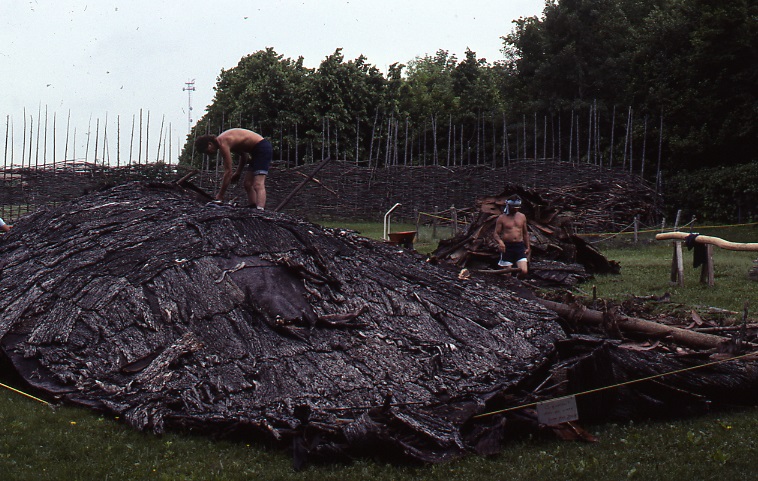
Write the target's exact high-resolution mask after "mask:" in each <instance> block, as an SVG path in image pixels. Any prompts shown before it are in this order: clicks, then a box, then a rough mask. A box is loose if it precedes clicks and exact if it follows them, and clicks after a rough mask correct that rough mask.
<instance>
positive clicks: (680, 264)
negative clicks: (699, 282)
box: [671, 241, 684, 286]
mask: <svg viewBox="0 0 758 481" xmlns="http://www.w3.org/2000/svg"><path fill="white" fill-rule="evenodd" d="M671 282H673V283H675V284H677V285H679V286H684V261H683V260H682V243H681V242H679V241H675V242H674V258H673V259H672V260H671Z"/></svg>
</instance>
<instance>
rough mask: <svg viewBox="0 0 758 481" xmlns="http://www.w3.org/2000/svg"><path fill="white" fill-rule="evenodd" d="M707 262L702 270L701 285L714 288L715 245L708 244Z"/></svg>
mask: <svg viewBox="0 0 758 481" xmlns="http://www.w3.org/2000/svg"><path fill="white" fill-rule="evenodd" d="M705 247H706V249H707V250H706V252H707V256H706V260H705V264H703V267H702V268H701V269H700V283H701V284H706V285H708V286H709V287H713V286H714V285H715V284H716V278H715V274H714V272H713V244H706V246H705Z"/></svg>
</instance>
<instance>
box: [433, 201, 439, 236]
mask: <svg viewBox="0 0 758 481" xmlns="http://www.w3.org/2000/svg"><path fill="white" fill-rule="evenodd" d="M439 215H440V208H439V207H437V206H436V205H435V206H434V217H433V218H432V239H436V238H437V224H438V223H439V220H438V217H439Z"/></svg>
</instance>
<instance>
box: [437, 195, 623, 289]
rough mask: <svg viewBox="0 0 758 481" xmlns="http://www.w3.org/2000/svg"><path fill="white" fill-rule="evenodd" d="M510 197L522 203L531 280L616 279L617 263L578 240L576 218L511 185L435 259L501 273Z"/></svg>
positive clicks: (483, 205)
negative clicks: (501, 226) (500, 224)
mask: <svg viewBox="0 0 758 481" xmlns="http://www.w3.org/2000/svg"><path fill="white" fill-rule="evenodd" d="M512 195H518V196H519V197H520V198H521V200H522V207H521V211H522V212H523V213H524V214H525V215H526V217H527V219H528V230H529V236H530V239H531V248H532V253H531V258H530V265H529V271H530V278H531V279H532V280H534V281H535V282H539V283H542V284H547V285H574V284H577V283H579V282H582V281H585V280H587V279H589V278H590V276H591V275H592V274H598V273H599V274H605V273H618V272H619V270H620V266H619V264H618V263H617V262H615V261H612V260H608V259H607V258H606V257H605V256H604V255H603V254H602V253H600V251H598V250H597V249H596V248H595V247H594V246H592V244H590V243H588V242H587V241H585V240H584V239H582V238H581V237H579V236H578V235H576V234H575V232H574V225H573V216H571V215H567V214H566V213H565V212H564V206H563V205H561V204H560V203H558V204H554V203H552V202H551V201H549V200H548V199H546V198H545V197H544V196H543V195H542V194H541V193H539V192H537V191H533V190H528V189H525V188H523V187H521V186H516V185H508V186H506V188H505V190H504V191H503V192H502V193H501V194H500V195H497V196H489V197H482V198H479V199H477V201H476V211H477V213H476V215H475V216H474V220H473V222H472V223H471V224H469V226H468V228H467V229H466V230H465V231H464V232H462V233H461V234H459V235H457V236H455V237H453V238H452V239H447V240H443V241H441V242H440V244H439V246H438V247H437V249H436V251H435V252H434V257H435V258H436V259H438V260H440V261H443V262H446V263H450V264H453V265H455V266H457V267H460V268H463V267H467V268H473V269H478V270H485V271H487V270H493V269H495V270H496V269H497V267H496V266H497V261H498V259H499V256H500V254H499V251H498V248H497V244H496V242H495V240H494V237H493V235H494V232H495V224H496V222H497V218H498V216H499V215H500V214H502V212H503V209H504V207H505V201H506V199H507V198H508V197H510V196H512Z"/></svg>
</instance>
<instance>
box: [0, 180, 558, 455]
mask: <svg viewBox="0 0 758 481" xmlns="http://www.w3.org/2000/svg"><path fill="white" fill-rule="evenodd" d="M0 313H1V314H0V353H2V357H3V359H2V361H3V364H4V365H6V367H7V366H12V367H13V368H14V369H15V370H16V371H17V372H18V373H19V374H20V375H21V376H22V377H23V378H24V379H25V381H26V382H27V383H28V384H30V385H31V386H32V387H33V388H37V389H39V390H40V391H42V392H43V393H47V394H48V395H49V396H52V397H54V398H56V399H58V400H61V401H67V402H71V403H75V404H79V405H85V406H89V407H92V408H94V409H98V410H104V411H106V412H111V413H113V414H115V415H119V416H121V417H122V419H124V420H125V421H126V423H128V424H129V425H131V426H133V427H135V428H138V429H142V430H149V431H153V432H156V433H160V432H163V431H164V430H166V429H173V428H177V429H182V428H193V429H198V430H203V431H209V432H215V433H218V432H225V433H230V432H234V433H237V434H245V435H248V436H262V437H263V438H265V439H269V440H275V441H279V442H281V443H284V444H286V445H288V446H292V447H293V450H294V452H295V456H296V458H299V459H302V458H303V456H305V455H306V454H307V455H309V456H311V457H319V456H321V457H327V458H334V457H335V456H337V455H355V454H368V455H375V454H376V453H377V452H381V453H383V454H384V456H385V457H390V456H392V455H396V456H397V457H399V458H401V459H407V460H408V459H409V460H416V461H430V462H434V461H442V460H445V459H450V458H452V457H456V456H459V455H461V454H463V453H465V452H471V451H474V452H484V451H488V450H491V449H492V443H488V442H485V441H484V440H486V439H490V438H492V436H494V438H496V437H497V436H499V434H497V433H498V432H499V431H498V430H500V429H501V426H499V425H497V423H494V424H491V425H486V424H485V425H483V426H480V427H479V428H477V429H463V426H464V423H465V422H466V421H468V420H470V419H471V417H472V416H473V415H475V414H476V413H479V412H482V410H483V409H484V408H485V405H486V403H487V401H488V399H490V398H492V397H493V396H495V395H497V394H498V393H501V392H503V391H505V390H507V389H509V388H510V387H513V386H515V385H517V384H518V383H520V382H522V381H523V380H524V379H525V378H527V377H528V376H529V375H530V374H531V373H533V372H534V371H535V370H537V369H540V368H542V367H544V366H546V365H548V364H549V359H550V356H551V353H553V352H554V346H555V342H556V341H558V340H561V339H564V338H565V335H564V333H563V331H562V329H561V328H560V325H559V324H558V323H557V322H556V319H557V318H556V316H555V314H553V313H552V312H551V311H548V310H547V309H545V308H543V307H542V306H541V305H538V304H537V303H533V302H530V301H526V300H523V299H521V298H519V297H516V296H515V295H513V294H511V293H510V292H509V291H506V290H503V289H500V288H497V287H495V286H488V285H485V284H484V283H483V282H482V281H478V280H459V279H458V278H457V277H456V276H455V275H454V273H451V272H449V271H448V270H447V269H444V268H442V267H439V266H434V265H431V264H430V263H427V262H426V261H425V260H424V259H422V258H421V257H420V256H414V255H413V254H411V253H407V252H404V251H402V250H400V249H398V248H397V247H392V246H390V245H387V244H383V243H379V242H375V241H371V240H369V239H366V238H363V237H361V236H359V235H357V234H356V233H354V232H352V231H346V230H340V229H325V228H321V227H319V226H317V225H314V224H311V223H307V222H304V221H302V220H299V219H297V218H294V217H291V216H288V215H284V214H277V213H274V212H270V211H260V210H256V209H248V208H237V207H230V206H219V205H216V204H206V203H204V202H200V201H199V199H198V198H197V197H195V195H194V194H193V193H192V192H188V191H185V190H183V189H182V188H181V187H179V186H176V185H170V184H148V183H130V184H125V185H121V186H118V187H115V188H113V189H110V190H106V191H102V192H98V193H93V194H90V195H87V196H84V197H81V198H79V199H77V200H74V201H71V202H68V203H65V204H62V205H60V206H57V207H45V208H41V209H39V210H38V211H36V212H34V213H32V214H30V215H28V216H25V217H24V218H22V219H20V220H19V221H18V222H17V223H16V226H15V228H14V229H13V231H11V232H10V233H9V234H8V235H7V236H5V237H4V238H3V239H2V240H1V241H0ZM488 436H489V437H488ZM494 438H492V439H494Z"/></svg>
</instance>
